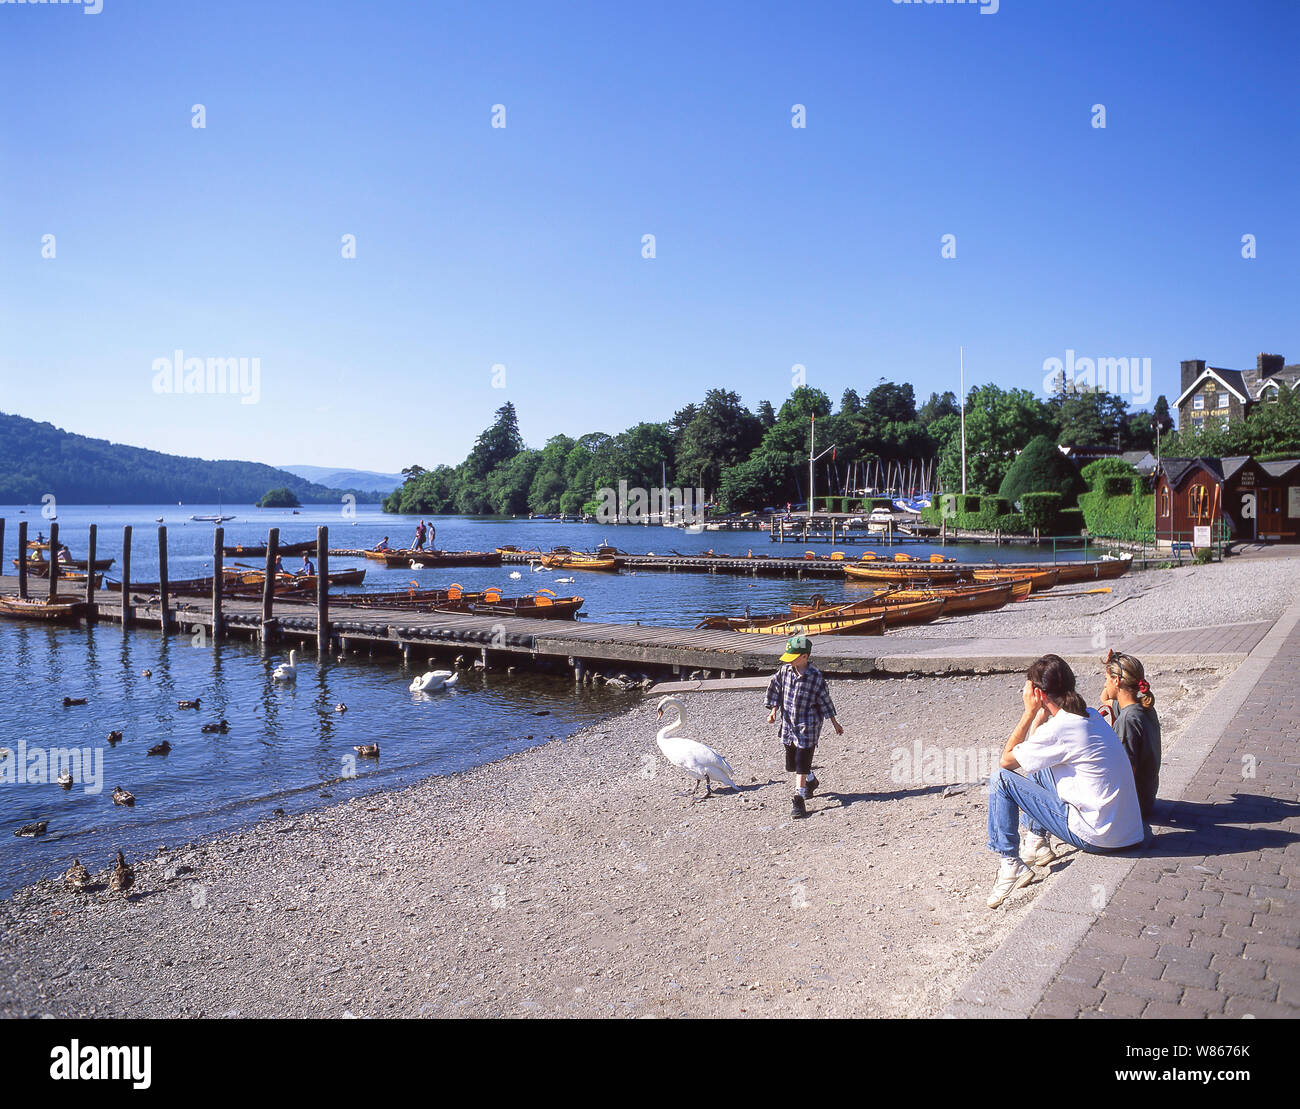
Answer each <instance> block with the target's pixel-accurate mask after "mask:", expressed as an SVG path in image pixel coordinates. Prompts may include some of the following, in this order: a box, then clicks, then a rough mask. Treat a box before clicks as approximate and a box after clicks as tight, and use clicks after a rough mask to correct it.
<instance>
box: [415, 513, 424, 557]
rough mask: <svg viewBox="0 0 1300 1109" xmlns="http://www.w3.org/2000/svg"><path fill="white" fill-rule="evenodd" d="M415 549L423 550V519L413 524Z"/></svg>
mask: <svg viewBox="0 0 1300 1109" xmlns="http://www.w3.org/2000/svg"><path fill="white" fill-rule="evenodd" d="M415 549H416V550H417V551H422V550H424V521H423V520H421V521H420V522H419V523H418V524H416V525H415Z"/></svg>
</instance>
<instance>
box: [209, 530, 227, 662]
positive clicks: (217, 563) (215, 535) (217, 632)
mask: <svg viewBox="0 0 1300 1109" xmlns="http://www.w3.org/2000/svg"><path fill="white" fill-rule="evenodd" d="M225 541H226V529H225V528H223V527H217V528H214V529H213V531H212V642H213V643H217V642H219V641H220V640H221V638H222V636H223V635H224V634H225V630H226V629H225V623H226V621H225V617H224V616H223V615H222V612H221V590H222V587H223V585H224V583H225V577H226V571H225V564H224V557H223V556H224V552H223V551H222V549H221V548H222V545H223V544H224V543H225Z"/></svg>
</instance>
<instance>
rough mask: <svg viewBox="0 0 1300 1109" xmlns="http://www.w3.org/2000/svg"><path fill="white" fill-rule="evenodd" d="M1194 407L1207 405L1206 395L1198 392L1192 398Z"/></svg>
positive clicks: (1198, 407)
mask: <svg viewBox="0 0 1300 1109" xmlns="http://www.w3.org/2000/svg"><path fill="white" fill-rule="evenodd" d="M1192 407H1193V408H1197V409H1200V408H1204V407H1205V395H1204V394H1203V393H1197V394H1196V396H1194V397H1193V398H1192Z"/></svg>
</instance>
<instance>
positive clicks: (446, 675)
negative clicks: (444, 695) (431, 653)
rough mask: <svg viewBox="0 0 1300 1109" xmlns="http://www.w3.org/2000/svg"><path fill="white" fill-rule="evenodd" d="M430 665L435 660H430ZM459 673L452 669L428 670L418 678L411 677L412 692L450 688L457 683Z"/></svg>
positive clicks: (430, 691)
mask: <svg viewBox="0 0 1300 1109" xmlns="http://www.w3.org/2000/svg"><path fill="white" fill-rule="evenodd" d="M429 665H430V666H432V665H433V660H432V659H430V660H429ZM456 678H457V675H456V674H455V673H454V672H453V671H451V670H427V671H425V672H424V673H423V674H421V675H419V676H418V677H416V678H413V679H411V692H412V693H436V692H437V691H438V690H440V689H448V688H450V687H451V686H453V685H455V684H456Z"/></svg>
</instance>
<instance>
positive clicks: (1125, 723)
mask: <svg viewBox="0 0 1300 1109" xmlns="http://www.w3.org/2000/svg"><path fill="white" fill-rule="evenodd" d="M1101 661H1102V665H1104V666H1105V668H1106V687H1105V688H1104V689H1103V690H1102V693H1101V701H1102V703H1101V708H1100V709H1098V710H1097V711H1098V712H1100V713H1101V715H1102V716H1104V717H1105V718H1106V719H1107V720H1109V721H1110V724H1111V727H1112V728H1114V729H1115V734H1116V735H1118V736H1119V741H1120V743H1122V744H1123V745H1124V750H1125V751H1126V752H1128V761H1129V765H1131V766H1132V767H1133V781H1134V783H1135V784H1136V786H1137V794H1138V804H1139V805H1140V806H1141V807H1142V819H1143V820H1144V821H1147V822H1148V823H1150V821H1151V814H1152V813H1153V812H1154V811H1155V805H1156V789H1157V788H1158V787H1159V785H1160V717H1158V716H1157V715H1156V698H1155V694H1153V693H1152V692H1151V686H1150V685H1148V684H1147V678H1146V671H1145V670H1144V669H1143V667H1142V663H1141V662H1139V661H1138V660H1137V659H1135V658H1134V657H1133V656H1132V655H1126V654H1122V653H1121V652H1119V651H1115V650H1110V651H1107V652H1106V657H1105V658H1104V659H1102V660H1101Z"/></svg>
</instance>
